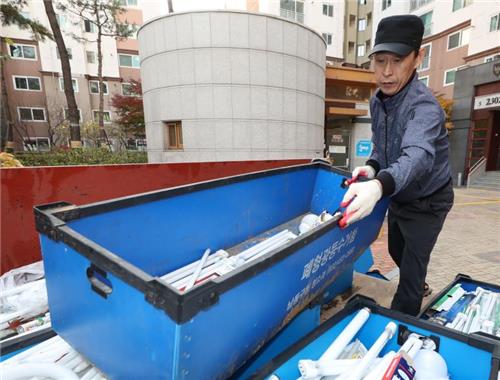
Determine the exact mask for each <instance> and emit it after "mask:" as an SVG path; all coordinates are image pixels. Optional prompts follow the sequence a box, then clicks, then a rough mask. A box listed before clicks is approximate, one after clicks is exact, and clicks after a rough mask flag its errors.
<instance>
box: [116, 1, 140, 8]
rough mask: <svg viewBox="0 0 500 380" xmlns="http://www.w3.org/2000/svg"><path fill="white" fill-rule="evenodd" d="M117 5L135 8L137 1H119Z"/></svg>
mask: <svg viewBox="0 0 500 380" xmlns="http://www.w3.org/2000/svg"><path fill="white" fill-rule="evenodd" d="M119 3H120V5H121V6H122V7H136V6H137V0H120V1H119Z"/></svg>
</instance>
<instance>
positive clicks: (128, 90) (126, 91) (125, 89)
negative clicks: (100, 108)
mask: <svg viewBox="0 0 500 380" xmlns="http://www.w3.org/2000/svg"><path fill="white" fill-rule="evenodd" d="M122 95H123V96H137V95H138V94H136V93H135V92H134V86H132V84H130V83H122Z"/></svg>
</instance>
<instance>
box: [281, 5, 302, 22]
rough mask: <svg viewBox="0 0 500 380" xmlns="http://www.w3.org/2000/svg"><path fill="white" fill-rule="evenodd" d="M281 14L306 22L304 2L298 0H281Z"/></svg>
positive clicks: (290, 18)
mask: <svg viewBox="0 0 500 380" xmlns="http://www.w3.org/2000/svg"><path fill="white" fill-rule="evenodd" d="M280 16H281V17H284V18H287V19H289V20H293V21H297V22H300V23H301V24H302V23H304V2H303V1H298V0H280Z"/></svg>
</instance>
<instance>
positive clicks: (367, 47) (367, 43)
mask: <svg viewBox="0 0 500 380" xmlns="http://www.w3.org/2000/svg"><path fill="white" fill-rule="evenodd" d="M365 46H366V51H368V50H370V48H371V46H372V41H371V40H366V42H365Z"/></svg>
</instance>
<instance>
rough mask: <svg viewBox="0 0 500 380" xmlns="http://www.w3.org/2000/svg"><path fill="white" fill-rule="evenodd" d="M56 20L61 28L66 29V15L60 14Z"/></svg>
mask: <svg viewBox="0 0 500 380" xmlns="http://www.w3.org/2000/svg"><path fill="white" fill-rule="evenodd" d="M56 19H57V23H58V24H59V26H60V27H61V28H64V27H65V26H66V23H67V21H68V19H67V18H66V16H65V15H63V14H61V13H58V14H56Z"/></svg>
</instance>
